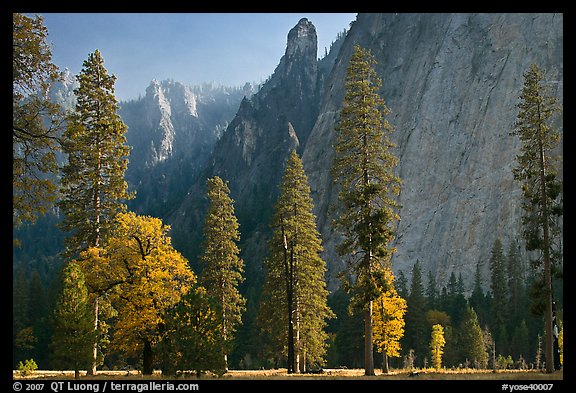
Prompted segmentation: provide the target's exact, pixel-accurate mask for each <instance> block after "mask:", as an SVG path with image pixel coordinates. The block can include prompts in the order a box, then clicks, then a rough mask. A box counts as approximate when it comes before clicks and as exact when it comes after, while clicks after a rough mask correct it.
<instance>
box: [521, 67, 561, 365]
mask: <svg viewBox="0 0 576 393" xmlns="http://www.w3.org/2000/svg"><path fill="white" fill-rule="evenodd" d="M543 80H544V73H543V72H542V70H540V68H539V67H538V66H537V65H535V64H532V65H531V66H530V67H529V69H528V70H527V71H526V72H525V73H524V87H523V88H522V93H521V95H520V103H519V104H518V108H519V113H518V116H517V118H516V122H515V124H514V130H513V131H512V132H511V134H512V135H515V136H517V137H518V138H519V139H520V142H521V144H522V145H521V150H520V154H519V155H517V156H516V161H517V164H518V165H517V166H516V167H515V168H514V169H513V170H512V172H513V174H514V178H515V179H516V180H518V181H520V182H521V184H522V196H523V203H522V209H523V210H524V214H523V217H522V224H523V226H524V231H523V236H524V238H525V240H526V249H527V250H528V251H538V252H539V253H538V258H537V265H538V266H541V268H542V279H543V282H542V284H543V285H542V289H543V291H540V293H539V295H538V301H539V302H540V303H541V304H542V305H543V307H542V308H543V309H544V310H545V312H544V315H545V321H546V324H545V325H546V329H545V330H546V331H545V341H546V371H547V372H549V373H551V372H553V371H554V360H553V337H552V336H553V332H552V329H553V327H552V312H553V310H552V272H553V267H554V265H555V264H558V265H560V264H561V258H562V250H561V248H560V247H558V244H557V243H556V241H555V240H559V239H561V237H562V235H561V233H560V232H561V227H560V225H559V221H560V220H559V217H561V216H562V214H563V206H562V204H563V196H562V195H563V192H562V188H563V181H562V179H561V178H560V173H559V169H558V161H559V160H558V157H556V153H555V151H556V150H557V149H558V145H559V142H560V139H561V135H560V133H559V131H558V130H555V129H554V128H553V127H552V126H551V125H550V120H551V119H552V117H553V116H554V115H555V114H556V113H558V112H559V111H560V106H559V104H558V102H557V100H556V99H555V98H554V97H553V96H551V95H549V93H548V91H547V89H546V87H545V84H544V83H543ZM557 267H558V268H559V266H557Z"/></svg>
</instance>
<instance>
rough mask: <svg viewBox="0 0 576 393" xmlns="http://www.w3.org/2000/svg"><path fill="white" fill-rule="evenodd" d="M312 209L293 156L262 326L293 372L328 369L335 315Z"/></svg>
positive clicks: (277, 219)
mask: <svg viewBox="0 0 576 393" xmlns="http://www.w3.org/2000/svg"><path fill="white" fill-rule="evenodd" d="M312 209H313V203H312V198H311V196H310V186H309V185H308V179H307V177H306V174H305V173H304V168H303V166H302V161H301V160H300V158H299V157H298V154H297V153H296V151H292V153H291V155H290V157H289V158H288V161H287V163H286V169H285V171H284V176H283V178H282V181H281V185H280V195H279V197H278V200H277V202H276V205H275V210H274V217H273V223H272V229H273V234H272V237H271V239H270V242H269V256H268V258H267V259H266V261H265V267H266V282H265V284H264V289H263V303H262V305H261V321H263V322H264V323H263V324H264V325H265V331H267V333H268V334H269V335H270V336H271V337H272V338H273V342H274V343H275V346H276V349H277V351H280V350H281V349H282V348H287V355H288V371H289V372H300V371H304V370H305V367H306V365H307V364H308V365H312V364H318V365H322V364H324V357H325V354H326V349H327V348H326V346H327V340H328V336H327V334H326V332H325V327H326V324H327V320H328V319H330V318H332V317H333V315H334V314H333V313H332V311H331V310H330V308H329V307H328V305H327V301H328V291H327V289H326V281H325V279H324V275H325V273H326V263H325V262H324V261H323V260H322V258H321V257H320V253H321V252H322V244H321V239H320V234H319V233H318V231H317V230H316V217H315V216H314V214H313V213H312Z"/></svg>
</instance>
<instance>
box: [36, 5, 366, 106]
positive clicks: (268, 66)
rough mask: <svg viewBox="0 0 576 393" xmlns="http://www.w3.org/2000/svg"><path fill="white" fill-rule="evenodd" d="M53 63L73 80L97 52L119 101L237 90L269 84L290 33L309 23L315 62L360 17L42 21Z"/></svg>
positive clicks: (107, 16)
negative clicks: (181, 89) (157, 87)
mask: <svg viewBox="0 0 576 393" xmlns="http://www.w3.org/2000/svg"><path fill="white" fill-rule="evenodd" d="M40 15H42V16H43V17H44V24H45V26H46V27H47V28H48V38H47V41H48V42H49V43H51V44H52V55H53V56H52V61H53V62H54V63H55V64H56V65H58V66H59V67H60V68H61V69H64V68H68V69H69V70H70V71H71V72H72V73H73V74H77V73H78V72H79V71H80V70H81V69H82V62H83V61H84V60H85V59H86V58H87V57H88V54H89V53H91V52H94V50H96V49H99V50H100V52H101V53H102V56H103V57H104V61H105V66H106V69H107V70H108V72H109V73H112V74H114V75H116V77H117V81H116V97H117V98H118V99H119V100H126V99H131V98H137V97H138V95H140V94H141V95H144V93H145V90H146V87H147V86H148V85H149V84H150V81H151V80H152V79H157V80H164V79H174V80H175V81H178V82H181V83H184V84H186V85H194V84H200V83H203V82H210V81H216V82H220V83H222V84H224V85H230V86H240V85H243V84H244V83H245V82H257V83H259V82H261V81H264V80H265V79H266V78H267V77H268V76H270V75H271V74H272V73H273V72H274V69H275V68H276V66H277V65H278V62H279V61H280V58H281V57H282V55H283V54H284V51H285V50H286V38H287V36H288V31H289V30H290V29H291V28H292V27H294V26H295V25H296V23H298V21H299V20H300V19H301V18H304V17H305V18H308V19H309V20H310V21H311V22H312V23H313V24H314V26H316V33H317V35H318V57H322V56H324V48H325V47H327V48H329V47H330V43H331V42H332V41H334V40H335V39H336V35H337V34H338V33H339V32H341V31H343V30H344V29H345V28H346V29H348V28H349V25H350V22H352V21H353V20H355V19H356V14H350V13H348V14H339V13H323V14H322V13H320V14H318V13H309V14H305V13H275V14H269V13H254V14H248V13H229V14H226V13H215V14H209V13H188V14H180V13H179V14H170V13H144V14H137V13H134V14H126V13H123V14H114V13H101V14H98V13H89V14H88V13H87V14H80V13H73V14H56V13H45V14H40Z"/></svg>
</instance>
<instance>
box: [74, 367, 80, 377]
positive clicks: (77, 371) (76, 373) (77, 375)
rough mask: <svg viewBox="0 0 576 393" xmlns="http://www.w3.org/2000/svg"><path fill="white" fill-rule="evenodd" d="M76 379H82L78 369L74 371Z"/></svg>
mask: <svg viewBox="0 0 576 393" xmlns="http://www.w3.org/2000/svg"><path fill="white" fill-rule="evenodd" d="M74 379H80V370H78V369H75V370H74Z"/></svg>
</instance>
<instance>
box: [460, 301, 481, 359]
mask: <svg viewBox="0 0 576 393" xmlns="http://www.w3.org/2000/svg"><path fill="white" fill-rule="evenodd" d="M459 342H460V345H461V346H462V351H463V356H464V357H465V359H467V360H468V361H470V362H472V364H473V365H474V366H475V367H476V368H486V366H487V363H488V352H487V351H486V346H485V344H484V334H483V332H482V328H481V327H480V324H479V322H478V316H477V315H476V311H474V309H473V308H471V307H468V308H467V309H466V314H465V315H464V319H463V320H462V323H461V326H460V340H459Z"/></svg>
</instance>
